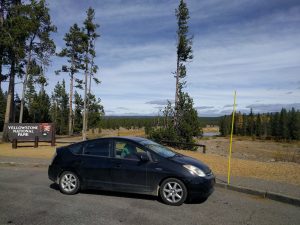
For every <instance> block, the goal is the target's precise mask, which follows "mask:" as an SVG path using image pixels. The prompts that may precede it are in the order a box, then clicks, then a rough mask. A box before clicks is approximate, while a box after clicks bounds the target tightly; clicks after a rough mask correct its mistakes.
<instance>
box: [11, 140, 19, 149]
mask: <svg viewBox="0 0 300 225" xmlns="http://www.w3.org/2000/svg"><path fill="white" fill-rule="evenodd" d="M12 148H13V149H17V148H18V140H17V139H13V140H12Z"/></svg>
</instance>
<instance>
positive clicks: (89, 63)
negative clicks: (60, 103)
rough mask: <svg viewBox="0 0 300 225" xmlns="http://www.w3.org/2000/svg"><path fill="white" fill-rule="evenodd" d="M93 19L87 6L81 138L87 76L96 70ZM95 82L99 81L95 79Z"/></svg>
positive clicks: (83, 135) (86, 124)
mask: <svg viewBox="0 0 300 225" xmlns="http://www.w3.org/2000/svg"><path fill="white" fill-rule="evenodd" d="M94 20H95V11H94V9H92V8H89V9H88V11H87V18H86V19H85V21H84V31H85V34H86V36H85V41H84V42H83V43H84V74H85V76H84V99H83V129H82V139H83V140H86V132H87V127H88V105H87V104H88V93H89V90H88V78H89V76H91V74H90V71H91V70H92V71H95V72H96V70H97V67H96V66H95V65H94V61H93V59H94V57H95V55H96V52H95V48H94V45H95V40H96V39H97V37H99V35H98V34H97V31H96V30H97V28H98V27H99V25H98V24H96V23H95V22H94ZM96 81H97V82H99V81H98V80H97V79H96Z"/></svg>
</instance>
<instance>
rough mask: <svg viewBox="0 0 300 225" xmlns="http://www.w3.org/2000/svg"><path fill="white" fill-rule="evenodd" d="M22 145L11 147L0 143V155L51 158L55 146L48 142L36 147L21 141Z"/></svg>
mask: <svg viewBox="0 0 300 225" xmlns="http://www.w3.org/2000/svg"><path fill="white" fill-rule="evenodd" d="M20 146H22V147H18V148H17V149H12V147H11V144H6V143H1V144H0V157H1V156H6V157H25V158H40V159H51V158H52V157H53V155H54V152H55V149H56V147H57V146H62V144H58V145H57V146H56V147H51V146H50V145H49V144H47V145H46V144H45V145H44V144H41V145H40V146H39V147H38V148H33V147H32V146H33V143H26V144H25V143H24V144H23V143H22V144H20Z"/></svg>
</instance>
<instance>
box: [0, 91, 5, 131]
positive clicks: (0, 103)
mask: <svg viewBox="0 0 300 225" xmlns="http://www.w3.org/2000/svg"><path fill="white" fill-rule="evenodd" d="M5 105H6V94H5V93H3V92H2V89H1V88H0V131H2V128H3V125H4V116H5Z"/></svg>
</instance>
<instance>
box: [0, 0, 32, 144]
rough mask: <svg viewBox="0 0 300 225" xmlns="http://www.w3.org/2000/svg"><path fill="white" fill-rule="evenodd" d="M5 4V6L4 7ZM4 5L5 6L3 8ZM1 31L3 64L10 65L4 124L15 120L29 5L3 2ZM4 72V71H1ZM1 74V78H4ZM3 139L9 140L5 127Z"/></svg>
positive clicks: (17, 0) (18, 1)
mask: <svg viewBox="0 0 300 225" xmlns="http://www.w3.org/2000/svg"><path fill="white" fill-rule="evenodd" d="M4 5H5V7H3V6H4ZM2 7H3V8H2ZM1 9H3V10H4V11H5V12H1V14H2V15H1V31H0V46H1V52H0V54H1V55H0V58H1V70H2V66H4V65H5V66H8V68H9V74H8V75H7V77H8V79H9V85H8V92H7V101H6V109H5V117H4V124H7V123H9V122H10V121H13V117H14V97H15V76H16V75H19V76H21V77H22V75H23V70H22V64H21V62H22V60H23V59H24V57H25V41H26V39H27V37H28V29H29V27H28V22H29V21H28V18H27V17H26V13H27V6H26V5H23V4H22V3H21V1H20V0H16V1H6V2H5V3H4V2H1ZM1 73H2V72H1ZM3 77H4V76H3V75H2V74H1V77H0V80H3ZM2 140H3V141H8V130H7V128H6V126H4V129H3V136H2Z"/></svg>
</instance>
